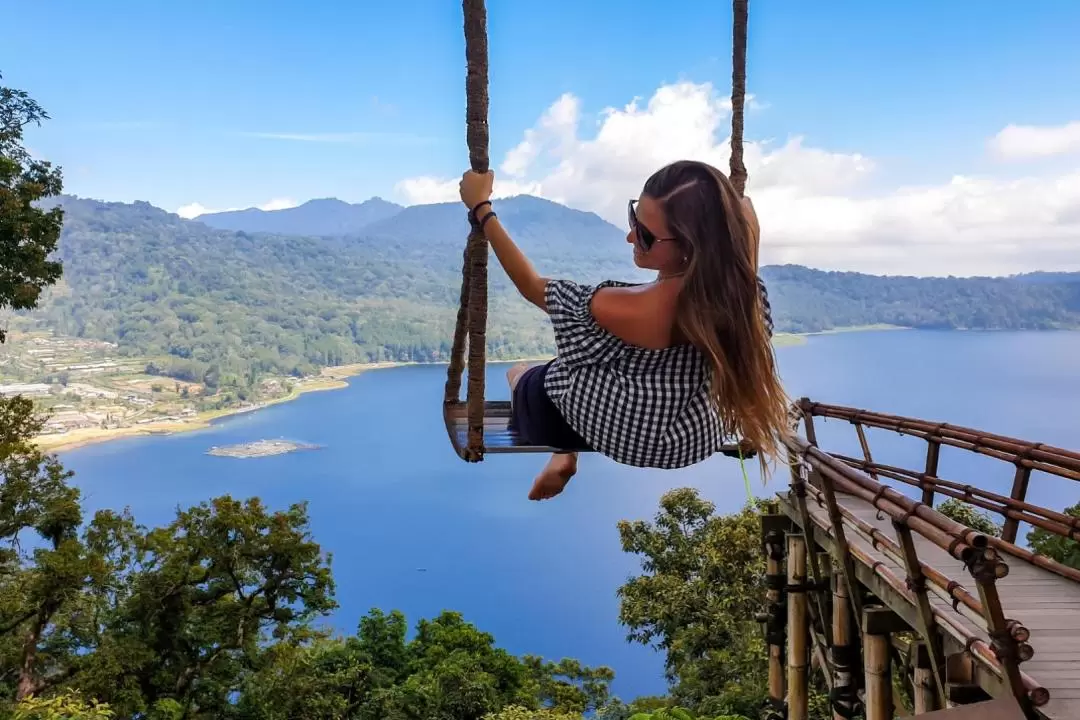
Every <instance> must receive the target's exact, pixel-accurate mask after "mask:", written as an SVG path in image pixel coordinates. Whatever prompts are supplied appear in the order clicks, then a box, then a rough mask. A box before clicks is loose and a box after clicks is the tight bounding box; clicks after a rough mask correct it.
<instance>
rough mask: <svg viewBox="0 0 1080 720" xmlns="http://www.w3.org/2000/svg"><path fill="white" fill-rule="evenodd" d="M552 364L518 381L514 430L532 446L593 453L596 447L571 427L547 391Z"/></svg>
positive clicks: (541, 367)
mask: <svg viewBox="0 0 1080 720" xmlns="http://www.w3.org/2000/svg"><path fill="white" fill-rule="evenodd" d="M549 365H551V362H548V363H545V364H543V365H536V366H534V367H531V368H529V369H528V370H526V371H525V372H523V373H522V374H521V377H520V378H518V383H517V386H516V387H515V388H514V396H513V411H512V413H511V418H510V427H511V428H513V429H514V430H515V431H516V432H517V434H518V435H519V436H520V437H521V439H522V440H523V441H525V442H526V443H527V444H529V445H543V446H545V447H551V448H558V449H559V450H561V451H564V452H579V451H580V452H589V451H590V450H592V448H590V447H589V445H588V443H586V442H585V440H584V439H583V438H582V437H581V436H580V435H578V434H577V432H576V431H575V430H574V429H573V428H572V427H570V425H569V424H568V423H567V422H566V419H565V418H563V415H562V413H561V412H560V411H559V408H557V407H555V403H553V402H551V398H550V397H548V394H547V390H545V389H544V378H545V377H546V376H547V371H548V366H549Z"/></svg>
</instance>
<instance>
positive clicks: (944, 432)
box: [799, 398, 1080, 480]
mask: <svg viewBox="0 0 1080 720" xmlns="http://www.w3.org/2000/svg"><path fill="white" fill-rule="evenodd" d="M799 407H800V409H801V410H802V411H803V413H804V414H805V415H808V416H817V417H826V418H835V419H838V420H847V421H848V422H852V423H856V422H858V423H862V424H863V425H866V426H869V427H876V428H880V429H882V430H892V431H893V432H897V433H900V434H902V435H911V436H913V437H919V438H922V439H924V440H937V441H938V442H940V443H941V444H943V445H950V446H952V447H958V448H961V449H964V450H970V451H972V452H975V453H978V454H980V455H987V456H989V457H995V458H998V459H999V460H1005V461H1007V462H1013V463H1016V464H1017V465H1020V466H1022V467H1029V468H1031V469H1033V470H1042V471H1044V472H1048V473H1051V474H1054V475H1058V476H1060V477H1066V478H1070V479H1073V480H1077V479H1080V453H1077V452H1074V451H1071V450H1066V449H1064V448H1058V447H1052V446H1050V445H1043V444H1041V443H1031V442H1026V441H1024V440H1020V439H1018V438H1012V437H1008V436H1006V435H997V434H994V433H987V432H983V431H981V430H975V429H973V428H967V427H962V426H959V425H949V424H948V423H936V422H931V421H928V420H918V419H915V418H908V417H902V416H900V415H889V414H887V413H878V412H872V411H869V410H859V409H857V408H849V407H841V406H838V405H823V404H820V403H815V402H811V401H809V400H807V399H805V398H804V399H803V400H802V401H800V403H799Z"/></svg>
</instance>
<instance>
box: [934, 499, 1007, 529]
mask: <svg viewBox="0 0 1080 720" xmlns="http://www.w3.org/2000/svg"><path fill="white" fill-rule="evenodd" d="M936 509H937V511H938V512H939V513H941V514H942V515H944V516H945V517H947V518H949V519H951V520H955V521H956V522H958V523H960V524H961V525H967V526H968V527H969V528H971V529H972V530H975V531H977V532H981V533H982V534H983V535H989V536H991V537H1001V527H1000V526H998V525H997V524H995V523H994V521H993V519H992V518H991V517H990V515H989V513H986V512H983V511H982V510H979V509H977V508H976V507H974V506H973V505H970V504H968V503H966V502H962V501H960V500H957V499H956V498H949V499H948V500H946V501H945V502H943V503H941V504H940V505H938V506H937V508H936Z"/></svg>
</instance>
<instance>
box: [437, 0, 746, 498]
mask: <svg viewBox="0 0 1080 720" xmlns="http://www.w3.org/2000/svg"><path fill="white" fill-rule="evenodd" d="M748 4H749V0H733V2H732V7H733V11H734V21H733V24H732V34H733V41H732V70H731V169H730V173H729V176H730V178H731V182H732V184H733V185H734V186H735V189H736V190H737V191H738V193H739V195H740V196H742V195H743V194H744V192H745V189H746V178H747V172H746V166H745V165H744V164H743V115H744V108H745V104H746V26H747V16H748V12H749V8H748ZM462 13H463V15H464V20H465V23H464V29H465V60H466V78H465V100H466V103H465V126H466V141H467V143H468V148H469V163H470V165H471V167H472V169H473V170H474V171H475V172H478V173H486V172H487V171H488V167H489V162H490V161H489V157H488V148H489V133H488V38H487V8H486V7H485V4H484V0H462ZM487 316H488V244H487V239H486V238H485V237H484V233H483V231H482V230H481V229H480V227H479V224H478V223H477V222H476V220H475V219H474V218H473V216H472V213H471V212H470V213H469V234H468V239H467V240H466V243H465V253H464V257H463V262H462V268H461V297H460V304H459V306H458V312H457V321H456V324H455V328H454V340H453V344H452V346H451V349H450V363H449V365H448V367H447V371H446V386H445V391H444V394H443V414H444V416H446V417H447V418H448V419H447V427H448V429H449V428H450V425H451V423H450V419H449V418H450V417H451V414H452V413H454V412H460V408H461V406H462V404H463V403H462V401H461V380H462V374H463V373H464V371H465V369H466V366H467V367H468V371H469V379H468V386H467V388H466V399H465V402H464V407H465V415H466V426H467V430H466V442H465V444H464V447H460V453H461V456H462V458H463V459H464V460H466V461H468V462H479V461H481V460H483V459H484V451H485V448H484V419H485V409H486V406H485V402H484V395H485V370H486V366H487ZM466 347H467V348H468V352H467V353H466ZM738 453H739V460H740V462H741V461H743V459H744V458H743V455H744V453H743V448H742V447H741V446H740V447H739V448H738ZM725 454H727V453H725ZM743 476H744V479H745V480H746V484H747V492H748V494H749V490H750V487H749V478H748V476H747V475H746V468H745V465H744V466H743Z"/></svg>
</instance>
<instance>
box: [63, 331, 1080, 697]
mask: <svg viewBox="0 0 1080 720" xmlns="http://www.w3.org/2000/svg"><path fill="white" fill-rule="evenodd" d="M778 357H779V361H780V365H781V371H782V374H783V376H784V379H785V383H786V385H787V388H788V392H789V394H790V395H791V396H792V397H793V398H795V397H800V396H803V395H806V396H809V397H811V398H813V399H816V400H821V401H823V402H829V403H834V404H842V405H856V406H859V407H867V408H871V409H875V410H880V411H883V412H891V413H896V414H907V415H915V416H918V417H923V418H927V419H934V420H942V421H948V422H951V423H956V424H962V425H970V426H975V427H978V428H981V429H985V430H988V431H993V432H998V433H1002V434H1008V435H1016V436H1019V437H1022V438H1025V439H1031V440H1039V441H1042V442H1045V443H1048V444H1053V445H1058V446H1064V447H1070V448H1075V447H1080V333H1065V332H1062V333H977V332H923V331H891V332H866V333H848V334H836V335H822V336H815V337H811V338H809V341H808V342H807V343H806V344H805V345H801V346H793V347H786V348H782V349H780V350H779V351H778ZM503 372H504V368H500V367H497V366H496V367H492V368H491V373H490V376H489V379H488V386H489V397H491V398H492V399H499V398H505V397H507V396H508V392H507V391H506V389H505V378H504V375H503ZM444 379H445V368H444V367H438V366H434V367H404V368H398V369H393V370H380V371H375V372H369V373H365V374H363V375H360V376H358V377H356V378H354V379H353V380H352V382H351V384H350V386H349V388H347V389H345V390H340V391H334V392H323V393H312V394H308V395H304V396H302V397H301V398H300V399H299V400H297V401H295V402H292V403H288V404H284V405H277V406H273V407H270V408H266V409H264V410H260V411H258V412H255V413H251V414H247V415H240V416H235V417H232V418H227V419H225V420H223V421H221V422H219V423H218V424H216V425H215V426H213V427H212V428H209V429H207V430H203V431H198V432H193V433H188V434H181V435H175V436H169V437H150V438H134V439H128V440H120V441H116V442H112V443H106V444H102V445H95V446H89V447H85V448H81V449H78V450H73V451H70V452H66V453H63V454H62V459H63V461H64V462H65V464H66V465H67V466H68V467H69V468H70V469H72V470H74V471H75V473H76V475H75V478H74V483H75V484H76V485H78V486H79V487H80V488H81V489H82V490H83V492H84V499H85V504H86V507H87V510H88V511H91V512H92V511H93V510H96V509H98V508H105V507H112V508H119V507H122V506H125V505H126V506H129V507H130V508H131V509H132V511H133V512H134V513H135V516H136V518H137V519H138V521H139V522H141V523H143V524H145V525H158V524H164V523H167V522H168V521H169V520H170V519H172V517H173V515H174V513H175V510H176V508H177V507H178V506H184V507H186V506H189V505H193V504H196V503H198V502H200V501H203V500H206V499H208V498H211V497H214V496H218V495H222V494H226V493H228V494H231V495H233V496H234V497H248V496H252V495H258V496H261V497H262V498H263V500H264V501H265V502H266V503H267V504H268V505H269V506H270V507H273V508H284V507H285V506H287V505H288V504H289V503H294V502H298V501H307V502H308V503H309V511H310V515H311V524H312V531H313V534H314V536H315V538H316V540H317V541H318V542H319V543H320V544H321V545H322V547H323V548H324V549H325V550H327V551H329V552H331V553H332V554H333V564H332V567H333V571H334V576H335V579H336V582H337V597H338V601H339V602H340V605H341V607H340V609H339V610H338V611H337V612H336V613H335V614H334V616H333V617H332V618H331V621H332V623H333V624H334V626H336V627H337V628H339V629H340V630H341V631H342V632H349V633H351V632H353V631H354V630H355V627H356V623H357V621H358V620H359V618H360V616H361V615H362V614H363V613H365V612H366V611H367V610H368V609H370V608H372V607H380V608H383V609H385V610H389V609H392V608H397V609H400V610H402V611H403V612H405V613H406V615H407V616H408V619H409V622H410V624H414V623H415V622H416V621H417V620H418V619H419V618H421V617H431V616H434V615H435V614H437V613H439V612H440V611H442V610H443V609H452V610H457V611H460V612H462V613H463V614H464V616H465V618H466V619H467V620H469V621H471V622H473V623H475V624H476V625H478V626H479V627H480V628H481V629H482V630H485V631H487V632H490V633H492V634H493V635H494V636H495V639H496V642H497V643H498V644H499V645H500V646H502V647H505V648H506V649H508V650H509V651H511V652H513V653H518V654H522V653H530V654H536V655H542V656H545V657H548V658H551V659H558V658H561V657H564V656H569V657H576V658H579V659H580V660H582V661H583V662H585V663H588V664H590V665H608V666H610V667H612V668H614V670H615V672H616V680H615V684H614V690H615V692H616V694H618V695H620V696H621V697H623V698H624V699H627V700H629V699H630V698H632V697H635V696H637V695H642V694H653V693H662V692H663V691H664V690H665V682H664V679H663V659H662V657H661V656H660V655H659V654H657V653H656V652H654V651H653V650H650V649H648V648H644V647H641V646H637V645H630V644H628V643H626V642H625V629H624V628H622V627H620V626H619V624H618V621H617V618H618V600H617V598H616V596H615V591H616V589H617V588H618V587H619V585H621V584H622V583H623V582H625V580H626V579H627V578H628V577H629V576H631V575H633V574H634V573H635V572H636V571H637V569H638V564H637V561H636V560H635V558H633V557H630V556H627V555H624V554H623V553H622V552H621V551H620V548H619V539H618V533H617V531H616V527H615V525H616V522H617V521H619V520H621V519H649V518H651V517H652V516H653V515H654V513H655V511H656V508H657V502H658V500H659V498H660V496H661V495H662V494H663V493H664V492H665V491H667V490H669V489H672V488H676V487H686V486H693V487H697V488H699V489H700V490H701V491H702V494H703V495H705V496H706V497H708V498H710V499H711V500H713V501H714V502H715V503H716V505H717V507H718V509H720V510H721V511H732V510H737V509H738V508H739V507H740V506H741V505H742V504H743V503H744V502H745V501H746V491H745V488H744V485H743V480H742V476H741V473H740V471H739V464H738V461H737V460H731V459H728V458H724V457H719V456H718V457H715V458H713V459H711V460H709V461H707V462H704V463H701V464H700V465H697V466H694V467H691V468H686V469H683V470H678V471H656V470H643V469H635V468H629V467H623V466H619V465H616V464H614V463H612V462H610V461H608V460H606V459H604V458H602V457H596V456H583V457H582V461H581V469H580V472H579V474H578V476H577V477H576V478H575V479H574V480H573V481H572V482H571V483H570V485H569V487H568V488H567V490H566V492H564V493H563V495H562V496H560V497H558V498H556V499H555V500H552V501H550V502H546V503H532V502H529V501H528V500H527V499H526V493H527V492H528V490H529V487H530V485H531V483H532V478H533V476H534V474H535V473H536V471H537V470H538V469H539V467H540V466H541V465H542V463H543V462H544V458H543V456H535V455H534V456H529V455H525V456H501V457H500V456H493V457H489V458H488V459H487V460H486V461H484V462H483V463H481V464H479V465H471V464H466V463H464V462H462V461H461V460H459V459H458V458H457V456H456V455H454V454H453V452H452V450H451V448H450V445H449V442H448V440H447V438H446V432H445V429H444V428H443V424H442V415H441V399H442V389H443V381H444ZM819 426H820V421H819ZM819 436H820V438H821V440H822V444H823V445H824V447H825V448H826V449H840V450H844V451H846V452H853V451H855V450H856V449H857V448H858V444H857V441H856V440H855V435H854V431H853V429H852V427H851V426H850V425H848V424H846V423H840V422H836V421H832V422H829V423H825V424H824V426H820V429H819ZM263 438H287V439H291V440H297V441H302V442H306V443H313V444H317V445H320V446H323V447H322V449H319V450H317V451H314V452H302V453H293V454H288V455H280V456H273V457H265V458H257V459H243V460H238V459H232V458H221V457H213V456H209V455H207V454H206V451H207V450H208V449H209V448H210V447H211V446H213V445H228V444H233V443H241V442H248V441H253V440H259V439H263ZM870 441H871V444H872V447H873V449H874V451H875V459H877V460H879V461H882V462H892V463H901V462H908V463H914V464H915V465H916V466H917V465H919V464H920V463H921V457H922V455H923V452H924V446H923V445H921V444H920V443H919V442H918V441H916V440H913V439H910V438H899V437H898V436H894V435H891V434H889V433H883V432H881V431H878V432H876V433H874V432H871V433H870ZM748 468H750V470H751V472H752V473H753V466H750V465H748ZM941 474H942V476H944V477H947V478H950V479H961V478H968V480H967V481H968V482H972V483H976V482H977V483H980V484H985V486H986V487H988V488H989V489H996V490H998V491H1003V492H1005V493H1006V494H1007V493H1008V490H1009V487H1010V484H1011V478H1012V472H1011V469H1010V467H1009V466H1005V465H1003V464H1001V463H996V462H993V461H990V460H988V459H986V458H980V457H977V456H971V457H968V456H967V455H966V454H964V453H961V452H959V451H953V452H951V453H950V452H948V451H946V450H943V452H942V465H941ZM751 477H752V478H754V479H756V475H753V474H752V475H751ZM780 480H781V478H778V479H777V480H774V481H773V482H774V483H775V484H776V487H777V488H779V487H781V483H780ZM755 485H756V487H755V492H756V493H757V494H759V495H766V494H768V493H769V492H771V491H772V490H773V488H772V487H771V486H770V487H769V488H763V487H760V482H755ZM1029 499H1030V500H1031V501H1033V502H1037V503H1041V504H1045V505H1049V506H1052V507H1064V506H1066V505H1070V504H1073V503H1075V502H1077V501H1078V500H1080V485H1077V484H1070V483H1068V482H1066V481H1058V480H1054V479H1050V478H1038V477H1033V481H1032V485H1031V492H1030V495H1029Z"/></svg>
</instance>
